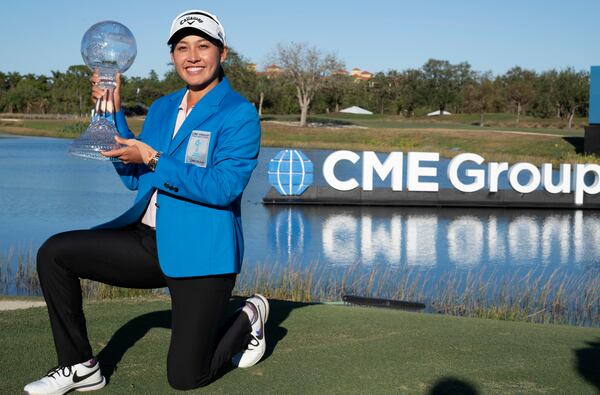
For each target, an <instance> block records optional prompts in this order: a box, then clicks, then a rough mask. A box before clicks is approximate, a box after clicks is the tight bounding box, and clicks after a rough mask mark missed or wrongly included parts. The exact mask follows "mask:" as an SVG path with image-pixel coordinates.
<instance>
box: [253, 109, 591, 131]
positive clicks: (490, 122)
mask: <svg viewBox="0 0 600 395" xmlns="http://www.w3.org/2000/svg"><path fill="white" fill-rule="evenodd" d="M264 118H265V119H267V120H270V119H272V120H278V121H288V122H290V121H294V122H297V121H298V119H299V117H298V116H297V115H266V116H265V117H264ZM308 120H309V122H339V123H344V124H350V125H356V126H361V127H367V128H371V129H461V130H478V131H518V132H527V133H538V134H553V135H560V136H583V126H585V125H587V119H586V118H576V119H575V120H574V122H573V128H572V129H566V126H565V122H566V121H565V120H563V119H559V118H552V119H541V118H535V117H530V116H522V117H521V120H520V121H519V124H518V125H517V124H516V123H515V116H514V115H512V114H495V113H494V114H485V116H484V125H485V126H483V127H481V126H479V121H480V116H479V114H455V115H450V116H443V117H426V116H423V117H411V118H405V117H402V116H397V115H378V114H373V115H357V114H344V113H334V114H319V115H314V116H310V117H309V119H308Z"/></svg>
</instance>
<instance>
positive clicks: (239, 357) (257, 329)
mask: <svg viewBox="0 0 600 395" xmlns="http://www.w3.org/2000/svg"><path fill="white" fill-rule="evenodd" d="M246 303H248V304H251V305H252V306H254V308H255V310H256V311H257V313H258V317H257V318H256V321H255V322H254V324H252V334H251V338H250V343H249V344H248V347H247V348H246V349H245V350H243V351H240V352H239V353H237V354H236V355H235V356H234V357H233V358H232V359H231V363H232V364H233V366H237V367H239V368H249V367H250V366H254V365H256V364H257V363H258V361H260V359H261V358H262V357H263V355H265V350H266V349H267V342H266V340H265V323H266V322H267V319H268V318H269V302H268V301H267V298H265V297H264V296H262V295H260V294H255V295H254V296H252V297H251V298H250V299H247V300H246Z"/></svg>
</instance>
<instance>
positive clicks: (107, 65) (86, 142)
mask: <svg viewBox="0 0 600 395" xmlns="http://www.w3.org/2000/svg"><path fill="white" fill-rule="evenodd" d="M136 54H137V46H136V43H135V38H134V37H133V34H132V33H131V31H130V30H129V29H128V28H127V27H126V26H124V25H122V24H121V23H119V22H115V21H103V22H98V23H96V24H95V25H93V26H92V27H90V28H89V29H88V30H87V31H86V32H85V34H84V35H83V39H82V40H81V56H82V57H83V60H84V62H85V64H86V65H87V66H88V67H89V68H90V69H92V70H93V71H96V72H98V74H99V77H100V82H99V84H98V86H99V87H101V88H105V89H106V95H105V96H104V97H102V98H100V99H98V101H97V102H96V107H95V109H94V110H93V111H92V119H91V121H90V124H89V126H88V128H87V130H86V131H85V132H83V134H82V135H81V136H79V138H78V139H76V140H75V141H73V143H71V145H70V147H69V153H71V154H72V155H75V156H79V157H83V158H87V159H98V160H114V161H118V159H113V158H108V157H105V156H103V155H102V154H101V153H100V151H110V150H112V149H116V148H119V144H117V143H116V142H115V139H114V137H115V136H118V135H119V133H118V132H117V129H116V127H115V120H114V92H113V90H114V87H115V75H116V73H123V72H124V71H126V70H127V69H128V68H129V67H130V66H131V65H132V64H133V61H134V59H135V56H136Z"/></svg>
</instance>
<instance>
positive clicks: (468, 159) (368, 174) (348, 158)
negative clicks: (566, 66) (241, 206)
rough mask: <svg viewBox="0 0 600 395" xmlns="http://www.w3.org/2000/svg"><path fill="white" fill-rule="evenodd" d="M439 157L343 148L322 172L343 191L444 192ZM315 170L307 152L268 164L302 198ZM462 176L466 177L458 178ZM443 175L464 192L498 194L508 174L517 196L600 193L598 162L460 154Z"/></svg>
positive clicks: (276, 181) (577, 197) (285, 191)
mask: <svg viewBox="0 0 600 395" xmlns="http://www.w3.org/2000/svg"><path fill="white" fill-rule="evenodd" d="M405 156H406V158H405ZM380 158H381V159H380ZM439 161H440V154H439V153H435V152H408V153H406V154H405V153H403V152H391V153H389V154H387V156H381V155H379V156H378V155H377V154H376V153H375V152H373V151H364V152H362V153H357V152H353V151H346V150H341V151H335V152H333V153H331V154H330V155H328V156H327V157H326V158H325V160H324V162H323V166H322V175H323V179H324V181H325V183H326V184H327V186H328V187H330V188H332V189H334V190H335V191H339V192H349V191H353V190H356V189H357V188H358V189H360V190H362V191H373V193H376V192H378V191H379V192H380V191H382V190H387V191H388V192H389V191H392V192H399V193H401V192H402V191H405V192H415V193H416V192H438V193H440V185H439V182H437V181H432V178H438V179H439V177H443V176H444V175H443V174H438V166H435V164H436V163H437V162H439ZM342 162H348V163H344V164H343V165H344V166H345V167H347V166H348V165H350V166H352V167H353V168H354V170H356V171H355V172H354V173H353V174H355V175H358V174H361V175H362V177H360V179H361V182H359V181H358V180H357V178H358V177H349V176H346V177H342V176H340V175H339V174H338V172H336V169H337V168H338V166H339V165H340V164H342ZM404 166H406V169H404ZM404 170H406V171H404ZM313 171H314V169H313V164H312V162H311V161H310V159H308V158H307V157H306V155H305V154H304V153H302V152H301V151H298V150H283V151H281V152H280V153H279V154H277V155H276V156H275V157H274V158H273V159H272V160H271V162H270V163H269V180H270V182H271V185H272V186H273V187H274V188H275V189H276V190H277V192H278V193H279V194H280V195H287V196H299V195H302V194H303V193H304V192H305V191H306V190H307V188H308V187H309V186H310V183H312V180H313ZM556 172H557V173H558V174H555V173H556ZM460 174H463V176H462V177H460V176H459V175H460ZM375 177H378V178H379V179H380V180H382V181H385V187H384V188H374V179H375ZM445 177H447V180H448V183H446V184H449V185H451V187H452V189H454V190H455V191H459V192H462V193H465V194H472V193H475V192H480V193H481V192H485V193H486V194H487V195H489V194H493V193H497V192H499V191H500V190H501V189H500V188H499V180H500V178H501V177H506V179H507V181H508V188H509V189H510V190H512V191H514V192H516V193H517V195H519V196H524V195H527V194H531V193H533V192H539V191H540V190H543V191H545V192H547V193H548V194H551V195H559V194H562V195H572V204H574V205H575V206H580V205H582V204H583V202H584V195H597V194H598V193H600V165H597V164H575V165H571V164H561V165H560V166H559V167H558V170H557V171H553V168H552V164H551V163H544V164H542V165H541V166H539V167H538V166H535V165H533V164H531V163H525V162H519V163H515V164H513V165H509V163H508V162H489V163H487V165H485V159H484V158H483V157H482V156H480V155H478V154H474V153H462V154H459V155H457V156H455V157H454V158H453V159H451V160H450V161H449V163H448V166H447V170H446V174H445ZM588 180H591V181H588ZM586 181H588V182H586ZM442 192H443V191H442ZM388 195H389V193H388ZM338 196H340V197H343V196H344V195H343V194H338ZM266 200H267V199H265V201H266ZM305 203H310V202H309V201H306V202H305ZM341 203H343V202H341Z"/></svg>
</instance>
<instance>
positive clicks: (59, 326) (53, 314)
mask: <svg viewBox="0 0 600 395" xmlns="http://www.w3.org/2000/svg"><path fill="white" fill-rule="evenodd" d="M168 44H169V45H170V47H171V59H172V61H173V64H174V66H175V70H176V71H177V74H178V75H179V77H181V79H182V80H183V81H184V82H185V83H186V85H187V86H186V88H184V89H182V90H180V91H177V92H175V93H172V94H170V95H167V96H164V97H162V98H160V99H158V100H156V101H155V102H154V103H153V104H152V106H151V108H150V110H149V112H148V116H147V118H146V120H145V122H144V126H143V129H142V133H141V134H140V136H139V139H134V136H133V134H132V133H131V132H130V131H129V128H128V127H127V123H126V121H125V117H124V116H123V114H122V112H121V111H120V98H119V88H120V82H119V81H118V84H117V87H116V89H115V99H114V102H115V108H116V110H117V113H116V123H117V129H118V130H119V133H120V135H121V138H118V139H117V140H118V142H119V143H120V144H122V148H119V149H115V150H113V151H108V152H105V153H104V154H105V155H106V156H110V157H114V158H118V159H120V160H121V162H117V164H116V165H115V167H116V170H117V173H118V174H119V176H120V177H121V179H122V180H123V182H124V183H125V185H126V186H127V187H128V188H130V189H133V190H137V191H138V193H137V196H136V199H135V202H134V204H133V206H132V207H131V208H130V209H129V210H128V211H127V212H125V213H124V214H123V215H121V216H120V217H118V218H116V219H115V220H113V221H111V222H109V223H107V224H104V225H102V226H100V227H98V228H95V229H92V230H80V231H72V232H65V233H60V234H57V235H54V236H52V237H51V238H50V239H48V240H47V241H46V242H45V243H44V244H43V245H42V247H41V248H40V250H39V251H38V258H37V265H38V274H39V278H40V282H41V285H42V290H43V293H44V298H45V299H46V302H47V305H48V313H49V316H50V324H51V327H52V334H53V336H54V343H55V347H56V353H57V355H58V367H57V368H54V369H52V370H50V372H49V373H48V374H47V375H46V376H44V377H43V378H41V379H40V380H38V381H34V382H32V383H30V384H28V385H27V386H26V387H25V392H26V393H28V394H63V393H66V392H68V391H70V390H72V389H76V390H79V391H86V390H87V391H90V390H94V389H99V388H102V387H103V386H104V385H105V379H104V377H103V376H102V373H101V371H100V365H99V362H98V361H97V360H96V359H95V358H94V357H93V354H92V348H91V346H90V344H89V341H88V337H87V329H86V324H85V318H84V314H83V309H82V298H81V289H80V285H79V280H80V279H81V278H86V279H91V280H96V281H100V282H103V283H106V284H110V285H115V286H119V287H129V288H158V287H165V286H166V287H168V289H169V293H170V295H171V305H172V333H171V344H170V347H169V354H168V360H167V377H168V380H169V383H170V384H171V386H173V387H174V388H177V389H191V388H195V387H199V386H202V385H206V384H208V383H209V382H211V380H213V379H214V378H215V377H216V375H217V374H218V373H219V372H220V371H221V370H222V369H223V368H224V367H225V366H227V365H230V364H231V363H233V364H234V365H236V366H240V367H249V366H252V365H254V364H255V363H257V362H258V361H259V360H260V359H261V357H262V356H263V354H264V352H265V338H264V323H265V321H266V320H267V317H268V313H269V306H268V302H267V300H266V299H265V298H264V297H262V296H261V295H254V296H253V297H252V298H250V299H248V300H247V301H246V304H245V305H244V307H243V308H242V309H241V310H240V311H238V312H237V313H236V315H235V316H234V317H232V319H230V320H229V323H228V324H227V325H225V326H224V327H219V325H220V323H221V322H222V321H223V319H224V318H225V314H226V310H227V306H228V302H229V299H230V297H231V292H232V290H233V287H234V285H235V280H236V275H237V273H239V272H240V268H241V262H242V255H243V236H242V224H241V213H240V202H241V196H242V192H243V190H244V188H245V187H246V185H247V183H248V180H249V179H250V175H251V174H252V171H253V170H254V167H255V166H256V162H257V157H258V151H259V145H260V122H259V119H258V116H257V114H256V111H255V109H254V107H253V106H252V105H251V104H250V103H248V101H247V100H246V99H244V98H243V97H242V96H240V95H239V94H237V93H236V92H234V91H233V90H232V89H231V87H230V86H229V83H228V81H227V78H225V76H224V73H223V68H222V63H223V61H224V60H225V58H226V57H227V46H226V41H225V31H224V29H223V26H222V25H221V23H220V22H219V20H218V19H217V18H216V17H215V16H214V15H211V14H209V13H208V12H205V11H200V10H190V11H186V12H184V13H182V14H180V15H178V16H177V17H176V18H175V20H174V21H173V24H172V26H171V31H170V37H169V40H168ZM92 82H93V85H94V87H93V96H94V97H95V98H96V99H97V98H99V97H102V95H104V94H105V92H104V90H102V89H100V88H98V87H96V86H95V85H96V83H97V82H98V77H97V76H94V77H93V78H92Z"/></svg>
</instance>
